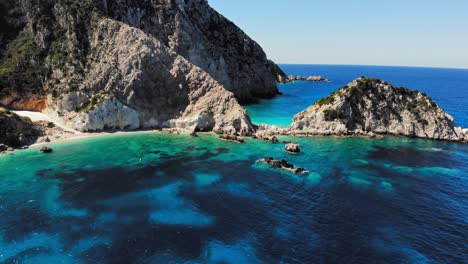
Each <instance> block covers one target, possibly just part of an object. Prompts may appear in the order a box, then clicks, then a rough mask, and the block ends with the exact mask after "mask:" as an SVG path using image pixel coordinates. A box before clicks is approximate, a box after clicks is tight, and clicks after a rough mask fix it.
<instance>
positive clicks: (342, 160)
mask: <svg viewBox="0 0 468 264" xmlns="http://www.w3.org/2000/svg"><path fill="white" fill-rule="evenodd" d="M320 140H325V141H326V142H328V143H329V144H328V145H318V146H317V147H315V149H314V147H313V145H312V144H316V143H317V142H320ZM327 140H328V139H319V140H317V141H314V140H313V139H311V140H310V143H308V142H307V141H305V140H304V141H302V142H301V144H304V146H305V149H306V150H307V152H306V153H304V154H303V155H298V156H294V157H292V156H287V157H289V158H290V159H296V160H295V161H298V162H299V163H304V164H306V165H309V166H310V168H311V169H317V170H316V171H317V173H318V174H317V175H318V176H317V177H318V181H316V182H314V184H308V178H307V177H305V178H301V177H298V176H293V175H289V174H286V173H283V172H281V171H276V170H273V169H271V168H263V167H261V166H256V165H255V161H256V160H257V159H258V158H260V157H258V153H259V152H258V151H252V152H248V153H245V149H244V148H242V147H243V146H242V145H233V147H232V148H225V147H224V146H230V145H227V144H226V145H225V144H224V143H223V144H222V145H221V144H220V145H215V146H214V147H211V148H210V147H198V146H196V145H190V144H188V145H184V146H182V148H180V149H178V150H179V151H180V150H182V153H181V152H178V151H174V152H171V151H168V150H167V149H164V150H161V149H159V148H157V147H154V148H152V149H151V150H148V151H146V150H145V151H144V152H141V151H135V152H136V153H144V154H143V156H142V159H141V161H140V162H139V163H138V159H136V161H137V162H136V163H132V165H131V166H130V165H129V166H123V165H119V166H114V167H106V168H93V169H89V168H80V167H77V166H75V167H70V166H63V165H58V166H57V167H56V168H52V169H42V170H40V171H38V172H36V176H37V179H35V181H37V182H38V183H42V184H43V185H44V186H43V187H41V188H42V189H40V191H39V192H38V193H37V197H36V201H33V202H31V203H29V202H28V203H25V204H23V205H22V206H20V207H18V206H17V204H14V203H13V204H12V205H11V207H9V205H8V204H5V205H4V206H5V208H2V210H3V211H2V212H14V213H9V214H5V215H4V216H5V217H3V218H2V219H0V224H1V226H2V227H3V229H2V233H0V249H3V250H4V252H3V258H0V261H5V262H6V263H15V262H26V263H27V262H28V261H29V262H35V263H45V261H46V260H49V263H52V262H57V261H62V262H67V261H69V262H70V263H75V262H78V261H83V262H86V263H96V262H100V263H158V262H159V263H168V262H169V263H170V262H177V263H180V262H183V263H240V262H247V263H262V262H263V263H279V262H283V263H369V262H372V261H374V262H375V263H384V261H381V262H379V261H375V260H382V259H385V261H388V262H390V263H405V262H407V263H415V262H416V263H418V262H424V261H426V260H432V259H434V260H438V261H439V260H443V259H450V260H454V261H455V262H456V261H458V260H461V259H463V256H462V255H461V253H460V252H462V250H461V249H462V248H463V246H464V244H463V235H464V234H463V232H460V231H459V230H463V223H465V222H464V221H466V214H465V212H466V211H464V210H466V209H464V208H465V207H464V204H463V199H466V193H465V194H464V193H463V192H462V189H463V188H462V187H459V186H456V185H455V184H454V182H452V181H448V180H447V179H444V178H438V177H431V178H424V174H422V170H421V168H426V167H441V168H443V167H449V168H451V167H454V168H463V166H464V165H463V164H461V163H462V162H463V159H457V158H454V156H453V155H452V154H451V153H450V152H448V151H447V152H445V151H424V150H420V149H418V148H416V147H414V146H412V145H410V144H408V146H405V145H401V144H400V145H398V144H393V145H391V144H390V145H388V146H387V145H385V144H384V143H385V142H384V141H381V142H380V141H379V142H380V143H382V144H381V145H378V144H375V145H372V146H370V147H369V148H368V149H369V151H367V150H365V151H362V152H361V153H360V154H359V155H353V154H350V155H349V157H348V156H347V155H343V154H342V153H338V152H337V151H338V150H339V148H340V147H347V148H348V147H349V146H350V142H348V141H346V142H347V144H343V143H344V142H345V141H335V140H333V141H331V140H330V141H327ZM333 142H334V143H333ZM353 142H354V143H353ZM362 142H371V141H359V140H355V141H352V142H351V143H353V144H355V146H360V145H361V143H362ZM372 143H374V141H372ZM262 144H263V143H262ZM308 144H309V145H308ZM339 144H341V145H339ZM338 145H339V146H340V147H337V146H338ZM265 146H267V147H268V148H267V147H265ZM259 147H265V148H264V149H262V153H263V152H264V151H265V150H267V151H268V150H271V149H272V148H276V147H275V146H274V145H271V144H267V145H262V146H259ZM317 149H319V150H317ZM313 150H315V151H316V152H313ZM280 151H282V149H280ZM325 152H326V154H324V153H325ZM315 154H317V155H315ZM239 155H241V156H242V157H243V158H244V159H243V160H238V159H234V160H229V158H227V157H231V156H234V157H237V156H239ZM220 157H221V158H220ZM246 157H247V158H246ZM330 160H333V162H330ZM388 164H391V166H387V165H388ZM324 165H330V166H324ZM314 166H316V168H314ZM396 167H398V168H397V169H396ZM400 167H404V168H406V167H408V168H410V169H411V171H410V172H408V171H406V170H402V169H400ZM308 168H309V167H308ZM319 168H322V169H319ZM324 168H325V169H324ZM457 173H458V174H460V175H461V176H460V175H458V174H457V177H458V178H455V179H456V180H463V178H462V176H463V175H464V174H461V173H460V172H459V171H457ZM462 183H465V182H464V181H462ZM31 184H36V183H34V182H31ZM382 186H383V187H385V188H382ZM389 186H390V187H391V188H389ZM447 190H450V192H448V191H447ZM453 197H458V200H455V199H453ZM460 201H461V202H460ZM454 211H458V212H461V213H459V214H458V215H457V214H455V213H453V212H454ZM434 212H435V213H436V214H435V215H434ZM442 223H443V225H442ZM421 241H424V243H421ZM444 244H450V245H452V246H453V248H455V249H453V248H452V250H450V249H449V250H447V249H444ZM5 252H6V253H5ZM454 252H455V253H454ZM1 254H2V253H0V255H1ZM67 256H68V257H67ZM53 260H56V261H53ZM67 263H68V262H67Z"/></svg>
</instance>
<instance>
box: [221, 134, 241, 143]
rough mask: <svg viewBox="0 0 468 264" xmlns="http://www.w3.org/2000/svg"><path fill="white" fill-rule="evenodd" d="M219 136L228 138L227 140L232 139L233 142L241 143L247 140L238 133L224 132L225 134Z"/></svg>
mask: <svg viewBox="0 0 468 264" xmlns="http://www.w3.org/2000/svg"><path fill="white" fill-rule="evenodd" d="M219 138H220V139H224V140H227V141H231V142H236V143H241V144H242V143H245V140H244V139H243V138H241V137H238V136H236V135H229V134H223V135H219Z"/></svg>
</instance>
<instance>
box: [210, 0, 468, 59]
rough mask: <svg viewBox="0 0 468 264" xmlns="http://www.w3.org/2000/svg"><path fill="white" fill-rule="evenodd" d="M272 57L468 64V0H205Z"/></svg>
mask: <svg viewBox="0 0 468 264" xmlns="http://www.w3.org/2000/svg"><path fill="white" fill-rule="evenodd" d="M209 3H210V4H211V6H213V7H214V8H215V9H216V10H218V11H219V12H220V13H221V14H223V15H224V16H226V17H227V18H229V19H230V20H232V21H233V22H234V23H236V24H237V25H238V26H240V27H241V28H242V29H243V30H244V31H245V32H246V33H247V34H249V35H250V36H251V37H252V38H253V39H254V40H256V41H257V42H258V43H259V44H260V45H261V46H262V47H263V48H264V50H265V52H266V53H267V54H268V56H269V58H271V59H273V60H274V61H275V62H277V63H304V64H307V63H309V64H366V65H399V66H430V67H454V68H468V0H425V1H424V0H209Z"/></svg>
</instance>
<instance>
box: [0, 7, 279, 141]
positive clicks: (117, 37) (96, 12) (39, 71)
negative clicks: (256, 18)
mask: <svg viewBox="0 0 468 264" xmlns="http://www.w3.org/2000/svg"><path fill="white" fill-rule="evenodd" d="M0 10H1V12H2V17H1V21H2V26H1V27H0V39H1V40H2V41H1V44H0V54H1V55H0V56H1V57H0V103H1V104H2V105H3V106H5V107H7V108H9V109H15V110H31V111H42V112H44V113H47V114H48V115H49V116H51V117H52V118H53V119H55V120H57V121H58V122H60V123H61V124H64V125H66V126H68V127H70V128H72V129H74V130H79V131H102V130H134V129H148V128H180V129H188V130H191V131H214V132H216V133H219V134H241V135H248V134H252V133H253V132H254V128H253V125H252V123H251V121H250V118H249V116H248V115H247V112H246V111H245V110H244V109H243V108H242V107H241V106H240V104H239V102H252V101H255V100H257V98H271V97H274V96H275V95H276V94H278V89H277V87H276V83H277V81H278V80H279V78H286V76H285V74H284V73H283V72H282V71H281V70H280V68H279V67H278V66H277V65H275V64H274V63H273V62H271V61H270V60H268V59H267V57H266V55H265V53H264V52H263V50H262V48H261V47H260V46H259V45H258V44H257V43H256V42H255V41H253V40H252V39H251V38H249V37H248V36H247V35H246V34H245V33H244V32H243V31H242V30H240V29H239V28H238V27H237V26H236V25H234V24H233V23H232V22H230V21H229V20H227V19H226V18H224V17H223V16H222V15H220V14H219V13H217V12H216V11H215V10H214V9H212V8H211V7H210V6H209V4H208V1H206V0H186V1H182V0H156V1H149V0H148V1H147V0H145V1H123V0H104V1H102V0H99V1H98V0H85V1H71V0H64V1H59V0H41V1H33V0H20V1H12V0H1V1H0Z"/></svg>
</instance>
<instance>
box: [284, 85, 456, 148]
mask: <svg viewBox="0 0 468 264" xmlns="http://www.w3.org/2000/svg"><path fill="white" fill-rule="evenodd" d="M290 132H291V133H292V134H295V135H368V136H370V137H380V135H384V134H392V135H402V136H410V137H420V138H429V139H440V140H454V141H460V140H462V139H463V133H462V129H461V128H459V127H456V125H455V123H454V121H453V118H452V117H451V116H450V115H449V114H447V113H446V112H444V111H443V110H442V109H441V108H440V107H439V106H438V105H437V104H436V103H435V102H434V101H433V100H432V99H431V98H430V97H429V96H427V95H425V94H423V93H421V92H418V91H411V90H408V89H407V88H397V87H394V86H392V85H390V84H389V83H387V82H385V81H382V80H379V79H369V78H364V77H361V78H358V79H356V80H354V81H353V82H351V83H350V84H348V85H347V86H345V87H343V88H341V89H339V90H338V91H336V92H334V93H332V94H331V95H330V96H328V97H326V98H323V99H320V100H319V101H317V102H316V103H315V104H314V105H312V106H311V107H309V108H308V109H306V110H305V111H303V112H301V113H299V114H297V115H296V116H295V117H294V120H293V123H292V127H291V128H290Z"/></svg>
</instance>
